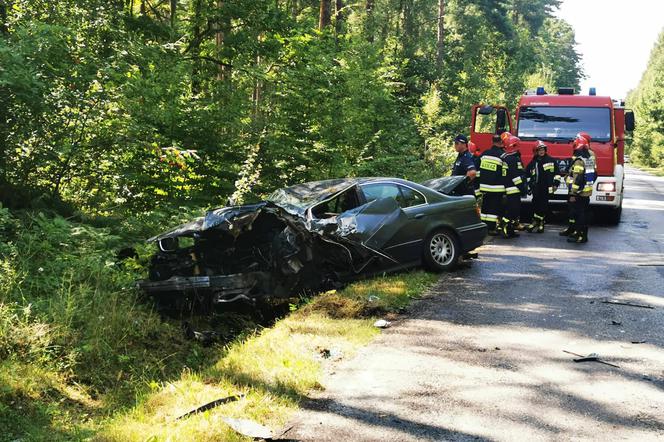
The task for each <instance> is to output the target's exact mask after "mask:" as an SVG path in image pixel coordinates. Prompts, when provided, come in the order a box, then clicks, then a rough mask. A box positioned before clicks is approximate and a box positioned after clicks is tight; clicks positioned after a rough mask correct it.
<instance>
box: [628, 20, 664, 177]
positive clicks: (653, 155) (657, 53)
mask: <svg viewBox="0 0 664 442" xmlns="http://www.w3.org/2000/svg"><path fill="white" fill-rule="evenodd" d="M627 106H628V107H631V108H633V109H634V114H635V117H636V130H635V131H634V135H633V137H632V143H630V144H629V145H628V153H629V154H630V159H631V160H632V161H633V162H635V163H636V164H638V165H640V166H645V167H647V168H649V169H647V170H649V171H651V172H654V173H656V174H657V175H660V176H661V175H664V124H663V123H662V121H664V30H663V31H662V32H661V33H660V34H659V38H658V39H657V42H656V43H655V46H654V47H653V48H652V52H651V53H650V60H649V61H648V66H647V68H646V70H645V72H644V73H643V76H642V77H641V81H640V82H639V85H638V86H637V87H636V89H634V90H632V91H630V93H629V95H628V97H627Z"/></svg>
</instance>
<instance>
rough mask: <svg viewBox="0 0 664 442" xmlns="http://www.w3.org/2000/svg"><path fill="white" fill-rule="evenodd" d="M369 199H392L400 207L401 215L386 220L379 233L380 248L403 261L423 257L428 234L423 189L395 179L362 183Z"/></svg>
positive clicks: (363, 190)
mask: <svg viewBox="0 0 664 442" xmlns="http://www.w3.org/2000/svg"><path fill="white" fill-rule="evenodd" d="M360 189H361V191H362V193H363V194H364V197H365V199H366V200H367V201H379V200H381V199H388V200H392V201H394V202H395V203H396V205H397V207H398V208H399V212H400V214H399V216H398V217H395V218H394V219H389V220H386V221H385V224H386V225H385V226H384V227H382V228H381V229H380V231H379V234H378V235H376V237H375V239H373V241H374V242H376V244H377V242H378V241H380V248H381V250H382V251H383V252H385V253H386V254H388V255H389V256H391V257H392V258H393V259H394V260H395V261H397V262H399V263H404V264H405V263H408V262H412V261H416V260H418V259H419V258H420V255H421V250H422V241H423V240H424V235H425V233H426V232H425V226H426V220H425V217H426V213H425V212H424V211H422V210H421V208H422V207H423V206H425V205H426V203H427V201H426V197H425V196H424V195H423V194H421V193H420V192H419V191H417V190H415V189H412V188H410V187H407V186H404V185H402V184H398V183H394V182H372V183H366V184H363V185H361V186H360Z"/></svg>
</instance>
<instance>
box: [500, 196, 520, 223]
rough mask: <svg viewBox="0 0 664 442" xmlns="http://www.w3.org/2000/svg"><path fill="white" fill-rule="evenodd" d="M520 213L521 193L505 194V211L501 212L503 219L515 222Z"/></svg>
mask: <svg viewBox="0 0 664 442" xmlns="http://www.w3.org/2000/svg"><path fill="white" fill-rule="evenodd" d="M520 214H521V194H520V193H517V194H513V195H507V196H506V197H505V213H504V214H503V221H510V222H513V223H516V222H517V221H519V215H520Z"/></svg>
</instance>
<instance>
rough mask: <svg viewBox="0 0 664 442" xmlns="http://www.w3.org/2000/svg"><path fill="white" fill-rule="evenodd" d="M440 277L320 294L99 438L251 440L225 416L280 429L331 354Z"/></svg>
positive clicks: (350, 348) (355, 344)
mask: <svg viewBox="0 0 664 442" xmlns="http://www.w3.org/2000/svg"><path fill="white" fill-rule="evenodd" d="M436 279H437V276H436V275H432V274H428V273H425V272H421V271H419V272H412V273H406V274H401V275H395V276H388V277H382V278H376V279H372V280H367V281H363V282H358V283H355V284H352V285H350V286H349V287H347V288H346V289H345V290H343V291H340V292H336V291H332V292H327V293H324V294H321V295H319V296H317V297H314V298H313V299H312V300H311V301H310V302H308V303H307V304H306V305H304V306H302V307H301V308H299V309H298V310H297V311H295V312H293V313H291V314H290V315H289V316H288V317H286V318H284V319H282V320H280V321H278V322H277V323H276V324H275V325H274V326H273V327H271V328H269V329H264V330H261V331H259V332H256V333H254V334H252V335H251V336H249V337H246V338H245V339H242V340H238V341H236V342H234V343H233V344H231V345H229V346H227V347H225V348H223V349H219V355H218V359H217V361H216V362H215V363H214V364H213V365H211V366H210V367H208V368H206V369H203V370H201V371H199V372H192V371H185V372H183V373H182V375H181V376H180V377H179V379H177V380H173V381H170V382H167V383H163V384H159V385H154V386H153V387H152V390H151V391H147V392H145V394H143V395H141V397H140V398H139V400H138V404H137V405H136V406H135V407H134V408H133V409H132V410H131V411H129V412H127V413H125V414H121V415H119V416H114V417H112V418H111V419H109V421H108V422H107V423H106V425H105V426H104V427H103V428H102V429H101V430H100V431H99V432H98V433H97V436H96V439H97V440H100V441H145V440H150V441H166V440H178V441H208V440H209V441H212V440H230V441H234V440H248V439H245V438H243V437H241V436H239V435H238V434H237V433H235V432H234V431H233V430H231V429H230V428H229V427H228V426H227V425H225V424H224V423H223V422H222V421H221V418H222V416H229V417H236V418H248V419H253V420H255V421H257V422H260V423H262V424H263V425H266V426H268V427H270V428H272V429H273V430H274V431H278V430H279V429H280V428H281V427H282V426H283V425H284V424H285V423H286V422H287V420H288V418H289V416H290V415H291V413H292V412H293V411H294V410H296V409H297V406H298V403H299V401H300V400H302V398H303V397H304V396H305V395H306V394H307V392H308V391H310V390H312V389H317V388H321V384H320V382H321V380H322V376H323V374H324V366H325V363H326V362H325V361H326V359H325V357H326V356H327V355H332V358H336V357H339V355H342V357H349V356H351V355H352V354H353V353H354V352H356V351H357V349H358V348H360V347H362V346H364V345H366V344H367V343H369V342H370V341H371V340H372V339H373V338H374V337H375V336H376V335H377V334H378V333H379V331H378V330H377V329H376V328H374V327H373V325H372V324H373V321H374V318H373V317H371V315H372V314H376V313H378V312H381V313H389V312H393V311H396V310H399V309H400V308H403V307H404V306H406V305H407V304H408V302H409V299H410V298H411V297H413V296H416V295H419V294H420V293H421V291H422V290H423V289H425V288H426V287H428V286H430V285H431V284H433V283H434V282H435V281H436ZM238 393H241V394H243V395H244V397H243V398H242V399H240V400H239V401H235V402H231V403H228V404H224V405H221V406H219V407H217V408H214V409H212V410H209V411H206V412H204V413H201V414H199V415H194V416H192V417H189V418H187V419H183V420H176V417H178V416H181V415H183V414H184V413H186V412H188V411H190V410H192V409H194V408H196V407H198V406H200V405H202V404H205V403H207V402H210V401H212V400H216V399H219V398H222V397H226V396H229V395H235V394H238Z"/></svg>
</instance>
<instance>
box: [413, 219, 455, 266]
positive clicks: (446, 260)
mask: <svg viewBox="0 0 664 442" xmlns="http://www.w3.org/2000/svg"><path fill="white" fill-rule="evenodd" d="M422 252H423V259H424V264H425V266H426V267H427V268H428V269H429V270H433V271H434V272H443V271H446V270H452V269H453V268H454V267H455V266H456V265H457V263H458V261H459V254H460V252H461V250H460V247H459V241H458V240H457V237H456V235H455V234H454V233H453V232H452V231H450V230H447V229H440V230H434V231H433V232H431V233H429V235H427V237H426V239H425V241H424V250H423V251H422Z"/></svg>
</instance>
